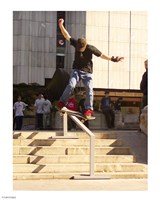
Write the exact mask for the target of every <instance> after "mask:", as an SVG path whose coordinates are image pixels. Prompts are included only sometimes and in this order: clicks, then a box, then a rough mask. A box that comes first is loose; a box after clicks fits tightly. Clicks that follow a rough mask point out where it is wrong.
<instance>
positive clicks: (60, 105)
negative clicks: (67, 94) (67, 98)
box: [58, 101, 65, 109]
mask: <svg viewBox="0 0 160 200" xmlns="http://www.w3.org/2000/svg"><path fill="white" fill-rule="evenodd" d="M64 106H65V104H64V103H63V102H62V101H58V107H59V108H60V109H61V108H63V107H64Z"/></svg>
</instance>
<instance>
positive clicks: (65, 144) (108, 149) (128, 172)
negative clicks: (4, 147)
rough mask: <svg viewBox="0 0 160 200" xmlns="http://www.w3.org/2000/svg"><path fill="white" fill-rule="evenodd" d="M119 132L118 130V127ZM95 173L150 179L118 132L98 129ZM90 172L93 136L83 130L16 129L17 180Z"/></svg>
mask: <svg viewBox="0 0 160 200" xmlns="http://www.w3.org/2000/svg"><path fill="white" fill-rule="evenodd" d="M117 131H118V130H117ZM93 133H94V135H95V147H94V148H95V153H94V174H95V175H102V176H103V175H104V176H105V175H109V176H110V178H111V179H142V178H147V169H146V165H145V164H143V163H137V162H136V156H135V155H133V154H132V152H131V150H130V147H128V146H126V145H125V144H124V142H123V141H122V140H121V139H117V137H116V131H95V132H93ZM89 172H90V138H89V136H88V135H87V134H86V133H85V132H82V131H76V132H68V133H67V136H65V137H64V135H63V132H62V131H15V132H14V133H13V179H14V180H29V179H30V180H40V179H72V178H73V177H74V176H80V175H81V174H89Z"/></svg>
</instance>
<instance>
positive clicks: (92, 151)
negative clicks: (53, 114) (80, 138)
mask: <svg viewBox="0 0 160 200" xmlns="http://www.w3.org/2000/svg"><path fill="white" fill-rule="evenodd" d="M68 116H69V117H70V118H71V119H72V120H73V121H74V122H75V123H76V124H77V126H78V127H79V128H81V129H82V130H83V131H85V132H86V133H87V134H88V135H89V137H90V174H89V176H86V175H84V176H83V178H82V176H81V177H79V176H77V177H75V176H74V179H79V180H82V179H83V180H84V179H86V180H87V179H93V180H96V179H110V176H106V175H105V176H104V174H103V175H102V176H101V175H99V176H97V175H96V176H95V175H94V163H95V157H94V154H95V135H94V134H93V133H92V132H91V131H90V130H89V129H88V128H87V127H86V126H85V125H84V124H83V123H82V122H81V121H80V120H79V119H78V118H77V117H76V116H74V114H68V113H67V112H64V113H63V131H64V135H66V134H67V132H68V124H67V119H68Z"/></svg>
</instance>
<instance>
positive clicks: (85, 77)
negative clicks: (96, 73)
mask: <svg viewBox="0 0 160 200" xmlns="http://www.w3.org/2000/svg"><path fill="white" fill-rule="evenodd" d="M80 80H82V82H83V84H84V86H85V88H86V100H85V102H84V106H85V109H86V110H88V109H91V110H93V81H92V74H91V73H87V72H84V71H80V70H77V69H73V70H72V73H71V76H70V80H69V84H68V85H67V87H66V89H65V90H64V92H63V94H62V96H61V98H60V101H62V102H63V103H64V104H66V103H67V101H68V99H69V97H70V96H71V94H72V93H73V91H74V88H75V87H76V85H77V83H78V82H79V81H80Z"/></svg>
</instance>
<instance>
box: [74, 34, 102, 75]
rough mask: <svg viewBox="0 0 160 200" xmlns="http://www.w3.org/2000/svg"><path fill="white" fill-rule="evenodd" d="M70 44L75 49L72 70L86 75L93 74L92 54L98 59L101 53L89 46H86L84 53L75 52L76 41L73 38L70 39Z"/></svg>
mask: <svg viewBox="0 0 160 200" xmlns="http://www.w3.org/2000/svg"><path fill="white" fill-rule="evenodd" d="M70 44H71V45H72V46H74V47H75V55H74V61H73V69H79V70H82V71H85V72H88V73H93V62H92V54H94V55H95V56H97V57H99V56H101V54H102V53H101V52H100V51H99V50H98V49H97V48H96V47H95V46H93V45H89V44H87V46H86V49H85V50H84V52H79V51H77V50H76V46H77V40H76V39H74V38H70Z"/></svg>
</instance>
